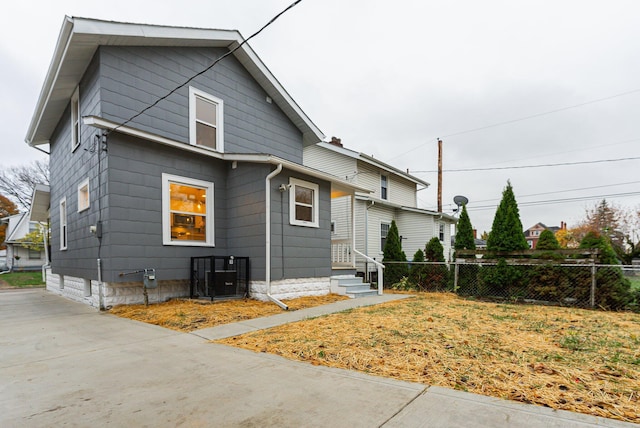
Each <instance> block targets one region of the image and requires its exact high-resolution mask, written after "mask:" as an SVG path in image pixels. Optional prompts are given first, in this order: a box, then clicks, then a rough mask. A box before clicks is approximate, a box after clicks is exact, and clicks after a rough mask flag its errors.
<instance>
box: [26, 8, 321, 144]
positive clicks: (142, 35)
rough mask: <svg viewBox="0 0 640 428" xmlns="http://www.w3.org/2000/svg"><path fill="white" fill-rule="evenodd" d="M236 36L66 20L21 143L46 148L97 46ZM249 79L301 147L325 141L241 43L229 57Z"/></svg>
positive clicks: (232, 39) (237, 39) (182, 43)
mask: <svg viewBox="0 0 640 428" xmlns="http://www.w3.org/2000/svg"><path fill="white" fill-rule="evenodd" d="M243 41H244V38H243V37H242V35H241V34H240V32H239V31H237V30H215V29H204V28H188V27H171V26H161V25H148V24H133V23H124V22H113V21H101V20H96V19H87V18H76V17H68V16H67V17H65V19H64V21H63V23H62V28H61V30H60V35H59V36H58V42H57V44H56V47H55V50H54V53H53V58H52V60H51V64H50V65H49V70H48V71H47V75H46V77H45V81H44V84H43V86H42V90H41V92H40V96H39V98H38V101H37V104H36V107H35V110H34V113H33V117H32V119H31V123H30V124H29V129H28V131H27V135H26V137H25V141H26V143H27V144H29V145H30V146H37V145H40V144H48V143H49V139H50V138H51V135H52V133H53V131H54V129H55V127H56V125H57V124H58V122H59V121H60V119H61V117H62V114H63V112H64V110H65V108H66V106H67V104H68V103H69V101H70V99H71V96H72V94H73V91H74V90H75V88H76V86H77V85H78V83H79V82H80V79H81V78H82V75H83V74H84V72H85V70H86V69H87V66H88V65H89V62H90V61H91V58H93V55H94V54H95V52H96V50H97V49H98V47H99V46H172V47H216V48H217V47H224V48H227V49H229V50H231V49H233V48H236V47H237V46H238V45H240V44H241V43H242V42H243ZM233 55H234V57H235V58H236V59H237V60H238V61H239V62H240V63H241V64H242V65H243V66H244V67H245V68H246V69H247V71H248V72H249V73H250V74H251V76H252V77H253V78H254V79H255V80H256V81H257V82H258V84H259V85H260V86H261V87H262V88H263V89H264V90H265V92H266V93H267V94H268V95H269V97H271V98H272V99H273V101H274V102H275V103H276V104H277V105H278V106H279V107H280V108H281V109H282V111H283V112H284V113H285V114H286V115H287V117H288V118H289V119H290V120H291V121H292V122H293V123H294V124H295V126H296V127H298V129H299V130H300V131H301V132H302V134H303V142H304V144H305V145H309V144H315V143H317V142H318V141H321V140H322V139H323V138H324V135H323V134H322V132H321V131H320V129H318V127H317V126H316V125H315V124H314V123H313V122H312V121H311V119H309V117H307V115H306V114H305V113H304V112H303V111H302V109H301V108H300V106H298V104H297V103H296V102H295V101H294V100H293V98H292V97H291V95H289V93H288V92H287V91H286V90H285V89H284V87H283V86H282V85H281V84H280V82H278V80H277V79H276V78H275V76H274V75H273V74H271V71H269V69H268V68H267V66H266V65H265V64H264V63H263V62H262V60H260V58H259V57H258V55H257V54H256V53H255V52H254V51H253V49H251V47H250V46H249V44H247V43H245V44H244V45H242V46H241V47H240V48H238V50H236V51H235V52H234V53H233Z"/></svg>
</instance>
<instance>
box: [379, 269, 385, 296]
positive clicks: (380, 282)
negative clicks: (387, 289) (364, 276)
mask: <svg viewBox="0 0 640 428" xmlns="http://www.w3.org/2000/svg"><path fill="white" fill-rule="evenodd" d="M383 288H384V269H383V268H381V267H380V266H378V296H382V289H383Z"/></svg>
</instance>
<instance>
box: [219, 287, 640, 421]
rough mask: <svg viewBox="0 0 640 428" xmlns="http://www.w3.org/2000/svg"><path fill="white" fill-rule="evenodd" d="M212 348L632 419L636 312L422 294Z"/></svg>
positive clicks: (637, 411)
mask: <svg viewBox="0 0 640 428" xmlns="http://www.w3.org/2000/svg"><path fill="white" fill-rule="evenodd" d="M274 306H275V305H274ZM277 311H278V310H277V308H276V310H275V312H277ZM217 343H222V344H227V345H232V346H236V347H241V348H245V349H250V350H253V351H256V352H268V353H272V354H276V355H281V356H283V357H285V358H289V359H293V360H299V361H305V362H309V363H311V364H316V365H324V366H329V367H339V368H344V369H349V370H358V371H361V372H364V373H369V374H373V375H377V376H384V377H390V378H394V379H399V380H405V381H411V382H420V383H424V384H428V385H438V386H443V387H449V388H455V389H458V390H464V391H469V392H474V393H478V394H483V395H488V396H494V397H500V398H506V399H510V400H516V401H521V402H525V403H535V404H538V405H543V406H548V407H552V408H554V409H564V410H570V411H574V412H580V413H585V414H590V415H596V416H602V417H606V418H613V419H619V420H623V421H629V422H636V423H638V422H640V398H639V395H640V315H638V314H632V313H614V312H601V311H589V310H581V309H571V308H556V307H543V306H522V305H512V304H496V303H486V302H477V301H467V300H463V299H461V298H458V297H456V296H454V295H451V294H445V293H429V294H420V295H419V296H417V297H415V298H411V299H406V300H402V301H396V302H389V303H386V304H381V305H377V306H372V307H365V308H358V309H353V310H348V311H345V312H342V313H339V314H333V315H329V316H324V317H319V318H315V319H310V320H305V321H301V322H297V323H294V324H288V325H283V326H280V327H275V328H272V329H269V330H263V331H259V332H254V333H250V334H246V335H242V336H237V337H232V338H228V339H224V340H219V341H217Z"/></svg>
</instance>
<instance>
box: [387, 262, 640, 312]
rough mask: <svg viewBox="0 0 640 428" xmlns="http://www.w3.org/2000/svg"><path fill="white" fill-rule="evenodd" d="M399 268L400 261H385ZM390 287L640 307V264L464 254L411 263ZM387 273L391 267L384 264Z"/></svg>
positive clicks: (514, 299) (550, 302)
mask: <svg viewBox="0 0 640 428" xmlns="http://www.w3.org/2000/svg"><path fill="white" fill-rule="evenodd" d="M385 265H387V269H388V268H389V267H391V266H393V267H392V268H391V269H392V270H393V269H397V268H398V267H397V266H398V263H385ZM406 266H407V269H406V276H404V277H403V278H402V279H401V280H400V281H398V282H396V283H394V284H393V285H390V288H395V289H404V290H412V289H414V290H421V291H453V292H455V293H457V294H458V295H460V296H465V297H474V298H479V299H487V300H495V301H512V302H524V303H533V304H541V305H560V306H573V307H581V308H600V309H606V310H635V311H638V310H639V308H640V266H623V265H599V264H593V263H573V264H552V263H519V262H514V261H505V260H500V261H497V262H488V261H480V260H478V261H476V260H469V259H464V260H460V261H457V262H453V263H433V262H425V263H409V264H406ZM385 275H386V269H385Z"/></svg>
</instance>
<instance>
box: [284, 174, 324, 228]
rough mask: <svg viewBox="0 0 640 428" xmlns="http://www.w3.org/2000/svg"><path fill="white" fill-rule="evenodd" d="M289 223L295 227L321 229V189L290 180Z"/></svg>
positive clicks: (306, 183) (312, 184)
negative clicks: (319, 208)
mask: <svg viewBox="0 0 640 428" xmlns="http://www.w3.org/2000/svg"><path fill="white" fill-rule="evenodd" d="M289 184H290V185H291V187H290V189H289V223H290V224H292V225H294V226H307V227H319V225H320V222H319V219H318V213H319V210H318V204H319V200H320V199H319V193H320V187H319V186H318V185H317V184H315V183H309V182H308V181H303V180H298V179H297V178H290V179H289Z"/></svg>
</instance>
